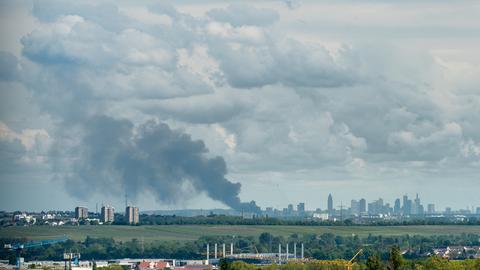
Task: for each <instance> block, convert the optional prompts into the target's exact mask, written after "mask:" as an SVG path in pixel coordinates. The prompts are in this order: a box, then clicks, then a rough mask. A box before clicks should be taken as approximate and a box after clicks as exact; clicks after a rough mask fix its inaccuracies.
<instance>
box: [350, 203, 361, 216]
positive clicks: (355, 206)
mask: <svg viewBox="0 0 480 270" xmlns="http://www.w3.org/2000/svg"><path fill="white" fill-rule="evenodd" d="M350 211H351V214H352V215H359V214H360V204H359V203H358V201H357V200H351V201H350Z"/></svg>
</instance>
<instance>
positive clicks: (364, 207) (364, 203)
mask: <svg viewBox="0 0 480 270" xmlns="http://www.w3.org/2000/svg"><path fill="white" fill-rule="evenodd" d="M358 204H359V208H360V214H362V213H366V212H367V200H365V199H363V198H362V199H360V201H359V202H358Z"/></svg>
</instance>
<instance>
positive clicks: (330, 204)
mask: <svg viewBox="0 0 480 270" xmlns="http://www.w3.org/2000/svg"><path fill="white" fill-rule="evenodd" d="M327 206H328V216H329V217H332V216H333V198H332V194H328V201H327Z"/></svg>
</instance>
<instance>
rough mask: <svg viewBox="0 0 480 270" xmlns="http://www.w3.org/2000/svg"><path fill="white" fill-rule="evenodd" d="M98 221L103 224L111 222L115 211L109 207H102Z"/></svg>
mask: <svg viewBox="0 0 480 270" xmlns="http://www.w3.org/2000/svg"><path fill="white" fill-rule="evenodd" d="M100 211H101V213H100V219H101V221H102V222H103V223H108V222H113V221H114V217H115V214H114V213H115V209H114V208H113V207H111V206H102V209H101V210H100Z"/></svg>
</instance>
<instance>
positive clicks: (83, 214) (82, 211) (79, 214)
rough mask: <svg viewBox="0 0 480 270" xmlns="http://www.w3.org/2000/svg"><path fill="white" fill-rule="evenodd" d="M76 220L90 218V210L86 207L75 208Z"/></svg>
mask: <svg viewBox="0 0 480 270" xmlns="http://www.w3.org/2000/svg"><path fill="white" fill-rule="evenodd" d="M75 218H76V219H85V218H88V209H87V208H86V207H81V206H77V207H75Z"/></svg>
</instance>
